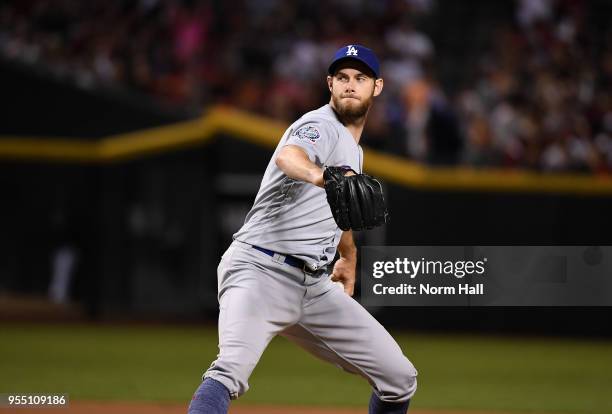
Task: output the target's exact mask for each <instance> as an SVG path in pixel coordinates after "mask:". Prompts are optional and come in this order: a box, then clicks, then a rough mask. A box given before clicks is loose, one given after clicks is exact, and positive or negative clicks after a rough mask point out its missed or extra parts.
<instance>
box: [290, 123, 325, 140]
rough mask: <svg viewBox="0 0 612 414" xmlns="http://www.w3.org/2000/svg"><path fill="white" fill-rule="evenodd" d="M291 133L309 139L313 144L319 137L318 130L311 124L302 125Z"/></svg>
mask: <svg viewBox="0 0 612 414" xmlns="http://www.w3.org/2000/svg"><path fill="white" fill-rule="evenodd" d="M293 135H294V136H296V137H298V138H299V139H301V140H304V141H309V142H311V143H313V144H314V143H315V142H316V141H317V140H318V139H319V138H320V137H321V134H320V133H319V130H318V129H317V128H316V127H314V126H312V125H308V126H303V127H301V128H299V129H297V130H296V131H295V132H294V133H293Z"/></svg>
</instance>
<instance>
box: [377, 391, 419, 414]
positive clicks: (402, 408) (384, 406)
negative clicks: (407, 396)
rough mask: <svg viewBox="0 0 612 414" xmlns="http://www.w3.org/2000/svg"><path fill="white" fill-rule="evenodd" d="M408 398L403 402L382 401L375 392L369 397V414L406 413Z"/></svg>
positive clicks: (408, 403)
mask: <svg viewBox="0 0 612 414" xmlns="http://www.w3.org/2000/svg"><path fill="white" fill-rule="evenodd" d="M409 405H410V400H408V401H406V402H403V403H391V402H386V401H382V400H381V399H380V398H378V396H377V395H376V394H375V393H372V396H371V397H370V409H369V411H368V413H369V414H406V412H408V406H409Z"/></svg>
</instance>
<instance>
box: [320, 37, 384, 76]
mask: <svg viewBox="0 0 612 414" xmlns="http://www.w3.org/2000/svg"><path fill="white" fill-rule="evenodd" d="M347 59H353V60H358V61H360V62H362V63H364V64H365V65H366V66H367V67H368V68H370V70H371V71H372V72H374V75H375V76H376V78H380V65H379V64H378V58H377V57H376V55H375V54H374V52H373V51H372V49H368V48H367V47H365V46H362V45H346V46H344V47H341V48H340V49H338V51H337V52H336V54H335V55H334V59H333V60H332V62H331V63H330V64H329V74H330V75H333V74H334V72H335V71H336V67H337V66H338V63H340V62H342V61H344V60H347Z"/></svg>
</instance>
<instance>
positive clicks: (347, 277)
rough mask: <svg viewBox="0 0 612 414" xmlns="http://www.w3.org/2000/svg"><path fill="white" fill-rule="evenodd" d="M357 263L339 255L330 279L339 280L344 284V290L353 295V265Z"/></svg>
mask: <svg viewBox="0 0 612 414" xmlns="http://www.w3.org/2000/svg"><path fill="white" fill-rule="evenodd" d="M356 265H357V263H356V262H355V261H353V260H349V259H347V258H344V257H341V258H340V259H338V260H337V261H336V264H335V265H334V270H333V272H332V275H331V280H332V281H334V282H340V283H342V285H343V286H344V292H345V293H346V294H347V295H349V296H353V292H354V290H355V266H356Z"/></svg>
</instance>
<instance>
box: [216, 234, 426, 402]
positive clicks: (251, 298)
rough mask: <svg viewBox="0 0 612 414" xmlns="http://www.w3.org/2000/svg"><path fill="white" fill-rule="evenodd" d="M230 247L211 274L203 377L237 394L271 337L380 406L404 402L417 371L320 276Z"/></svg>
mask: <svg viewBox="0 0 612 414" xmlns="http://www.w3.org/2000/svg"><path fill="white" fill-rule="evenodd" d="M282 259H283V257H282V256H280V255H278V256H277V255H275V256H274V257H270V256H268V255H266V254H265V253H263V252H260V251H258V250H256V249H254V248H253V247H252V246H251V245H249V244H246V243H243V242H240V241H237V240H235V241H234V242H233V243H232V244H231V245H230V247H229V248H228V249H227V250H226V252H225V253H224V255H223V257H222V258H221V262H220V263H219V266H218V268H217V276H218V288H219V305H220V313H219V354H218V356H217V359H216V360H215V361H214V362H213V363H212V365H211V367H210V368H209V369H208V370H207V371H206V373H205V374H204V377H205V378H207V377H210V378H213V379H215V380H217V381H219V382H221V383H222V384H223V385H225V387H226V388H227V389H228V390H229V392H230V396H231V398H232V399H235V398H238V397H239V396H240V395H242V394H244V393H245V392H246V391H247V390H248V388H249V384H248V379H249V376H250V375H251V372H253V369H254V368H255V365H257V362H258V361H259V358H260V357H261V355H262V353H263V352H264V350H265V349H266V347H267V346H268V344H269V343H270V341H271V340H272V339H273V338H274V336H276V335H282V336H284V337H286V338H287V339H289V340H290V341H292V342H294V343H296V344H298V345H300V346H301V347H303V348H304V349H306V350H307V351H309V352H310V353H312V354H314V355H315V356H317V357H319V358H320V359H323V360H325V361H328V362H330V363H332V364H334V365H336V366H339V367H340V368H342V369H344V370H345V371H348V372H350V373H353V374H358V375H361V376H362V377H364V378H365V379H366V380H367V381H368V382H369V383H370V385H371V386H372V387H373V389H374V392H375V393H376V395H378V397H379V398H380V399H381V400H383V401H388V402H404V401H406V400H408V399H410V398H411V397H412V395H413V394H414V392H415V391H416V386H417V385H416V384H417V382H416V375H417V371H416V369H415V368H414V366H413V365H412V363H411V362H410V361H409V360H408V359H407V358H406V357H405V356H404V355H403V353H402V350H401V349H400V347H399V345H398V344H397V342H395V340H394V339H393V337H391V335H390V334H389V333H388V332H387V330H386V329H385V328H384V327H383V326H382V325H381V324H380V323H378V321H377V320H376V319H374V317H373V316H372V315H370V314H369V313H368V312H367V311H366V310H365V309H364V308H363V307H362V306H361V305H360V304H359V303H358V302H357V301H355V300H354V299H352V298H351V297H350V296H348V295H347V294H346V293H344V290H343V289H342V288H341V287H340V286H338V285H337V284H335V283H333V282H332V281H331V279H330V275H329V274H328V273H326V272H320V273H319V274H311V273H307V272H304V271H303V270H301V269H298V268H296V267H293V266H290V265H288V264H286V263H283V262H282Z"/></svg>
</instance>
